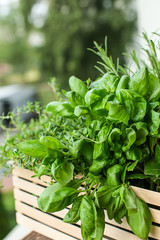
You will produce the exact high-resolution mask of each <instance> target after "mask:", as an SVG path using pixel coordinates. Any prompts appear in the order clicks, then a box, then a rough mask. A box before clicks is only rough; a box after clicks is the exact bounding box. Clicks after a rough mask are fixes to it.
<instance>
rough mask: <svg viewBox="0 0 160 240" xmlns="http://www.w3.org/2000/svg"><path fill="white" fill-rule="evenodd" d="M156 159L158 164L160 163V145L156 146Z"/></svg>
mask: <svg viewBox="0 0 160 240" xmlns="http://www.w3.org/2000/svg"><path fill="white" fill-rule="evenodd" d="M155 158H156V160H157V162H158V163H160V145H158V144H157V145H156V149H155Z"/></svg>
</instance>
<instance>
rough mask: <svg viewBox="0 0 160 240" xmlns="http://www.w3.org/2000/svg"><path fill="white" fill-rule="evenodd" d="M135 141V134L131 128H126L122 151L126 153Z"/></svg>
mask: <svg viewBox="0 0 160 240" xmlns="http://www.w3.org/2000/svg"><path fill="white" fill-rule="evenodd" d="M135 140H136V132H135V131H134V129H133V128H126V141H125V144H124V145H123V147H122V150H123V151H124V152H126V151H127V150H129V149H130V147H131V146H132V145H133V143H134V142H135Z"/></svg>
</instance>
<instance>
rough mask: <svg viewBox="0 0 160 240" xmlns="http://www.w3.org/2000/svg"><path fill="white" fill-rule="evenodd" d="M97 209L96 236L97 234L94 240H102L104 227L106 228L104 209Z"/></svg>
mask: <svg viewBox="0 0 160 240" xmlns="http://www.w3.org/2000/svg"><path fill="white" fill-rule="evenodd" d="M96 210H97V220H96V236H95V238H94V240H102V238H103V233H104V228H105V215H104V209H102V208H96Z"/></svg>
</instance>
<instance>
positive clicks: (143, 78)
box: [129, 67, 151, 98]
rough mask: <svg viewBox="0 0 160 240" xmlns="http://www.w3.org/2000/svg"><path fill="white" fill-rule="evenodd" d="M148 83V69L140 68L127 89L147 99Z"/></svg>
mask: <svg viewBox="0 0 160 240" xmlns="http://www.w3.org/2000/svg"><path fill="white" fill-rule="evenodd" d="M150 87H151V86H150V81H149V73H148V69H147V68H146V67H145V68H142V69H141V70H140V71H139V72H136V73H135V74H134V75H133V77H132V78H131V80H130V83H129V89H130V90H133V91H135V92H137V93H139V94H140V95H142V96H143V97H145V98H146V97H149V95H150V94H149V93H150Z"/></svg>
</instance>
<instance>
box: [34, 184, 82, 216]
mask: <svg viewBox="0 0 160 240" xmlns="http://www.w3.org/2000/svg"><path fill="white" fill-rule="evenodd" d="M78 193H79V191H78V190H77V189H75V188H72V187H68V186H62V185H61V184H59V183H54V184H53V185H51V186H49V187H47V188H46V189H45V190H44V191H43V192H42V194H41V195H40V197H39V198H38V200H37V202H38V206H39V208H40V209H41V210H42V211H43V212H56V211H60V210H62V209H64V208H65V207H66V206H68V205H70V204H71V203H72V202H73V201H74V199H75V198H77V196H78Z"/></svg>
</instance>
